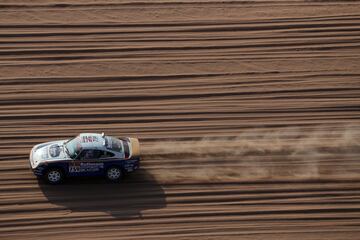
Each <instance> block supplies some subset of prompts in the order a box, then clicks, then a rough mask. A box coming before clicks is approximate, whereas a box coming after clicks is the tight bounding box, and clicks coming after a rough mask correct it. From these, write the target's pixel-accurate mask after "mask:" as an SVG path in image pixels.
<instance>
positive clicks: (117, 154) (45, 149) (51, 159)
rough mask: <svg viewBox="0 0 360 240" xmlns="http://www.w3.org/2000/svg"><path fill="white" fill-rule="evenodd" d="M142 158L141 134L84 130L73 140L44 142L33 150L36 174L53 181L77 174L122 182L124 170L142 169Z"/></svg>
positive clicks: (31, 154) (32, 159)
mask: <svg viewBox="0 0 360 240" xmlns="http://www.w3.org/2000/svg"><path fill="white" fill-rule="evenodd" d="M139 162H140V144H139V140H138V139H137V138H115V137H111V136H106V135H105V134H104V133H102V134H96V133H81V134H79V135H78V136H76V137H74V138H72V139H69V140H60V141H53V142H46V143H41V144H38V145H36V146H34V147H33V148H32V150H31V153H30V165H31V169H32V171H33V172H34V174H35V175H36V176H38V177H41V178H44V179H45V180H46V181H47V182H48V183H51V184H58V183H61V182H62V181H63V180H64V179H65V178H66V177H75V176H105V177H106V178H107V179H108V180H110V181H112V182H118V181H120V180H121V179H122V177H123V175H124V174H126V173H129V172H133V171H135V170H136V169H138V168H139Z"/></svg>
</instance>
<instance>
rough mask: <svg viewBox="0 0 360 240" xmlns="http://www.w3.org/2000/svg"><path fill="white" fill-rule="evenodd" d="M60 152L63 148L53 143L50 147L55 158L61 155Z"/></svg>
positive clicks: (50, 151) (51, 154)
mask: <svg viewBox="0 0 360 240" xmlns="http://www.w3.org/2000/svg"><path fill="white" fill-rule="evenodd" d="M60 152H61V148H60V146H59V145H57V144H54V145H51V146H50V148H49V153H50V156H51V157H53V158H55V157H58V156H59V155H60Z"/></svg>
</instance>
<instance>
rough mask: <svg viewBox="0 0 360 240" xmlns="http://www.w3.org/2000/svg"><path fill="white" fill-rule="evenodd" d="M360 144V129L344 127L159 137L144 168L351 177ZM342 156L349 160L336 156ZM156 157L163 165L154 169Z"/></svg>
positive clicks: (218, 176) (199, 177)
mask: <svg viewBox="0 0 360 240" xmlns="http://www.w3.org/2000/svg"><path fill="white" fill-rule="evenodd" d="M359 146H360V131H359V128H357V127H356V126H345V127H344V126H343V127H337V128H333V129H326V128H324V129H322V128H318V129H305V128H286V129H282V130H266V129H253V130H248V131H244V132H243V133H241V134H238V135H236V136H224V137H204V138H200V139H198V140H191V141H159V142H155V143H152V144H147V145H145V146H144V148H143V153H144V162H145V163H147V164H145V165H146V168H148V169H149V170H150V171H151V172H152V174H153V175H154V176H155V177H156V178H157V179H158V180H159V181H161V182H169V183H174V182H194V181H195V182H197V181H205V182H206V181H211V182H214V181H215V182H216V181H219V182H221V181H238V180H245V181H253V180H265V179H267V180H268V179H270V180H280V179H287V180H307V179H320V178H326V177H330V176H331V177H334V175H336V177H340V178H346V177H349V176H351V174H353V173H352V164H356V162H354V158H355V159H356V158H358V157H359V156H360V149H359ZM340 156H341V158H340ZM344 156H347V157H348V160H346V159H347V158H346V157H345V160H342V161H341V162H339V160H337V159H344ZM165 160H166V161H165ZM154 161H156V162H158V161H160V162H161V161H163V162H164V164H157V167H156V168H152V167H151V163H152V162H154ZM159 166H160V167H159ZM352 177H354V176H352Z"/></svg>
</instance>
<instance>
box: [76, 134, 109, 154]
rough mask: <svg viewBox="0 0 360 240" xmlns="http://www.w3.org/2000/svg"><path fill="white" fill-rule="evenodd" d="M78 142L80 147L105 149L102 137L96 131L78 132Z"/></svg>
mask: <svg viewBox="0 0 360 240" xmlns="http://www.w3.org/2000/svg"><path fill="white" fill-rule="evenodd" d="M78 137H79V138H80V144H81V148H82V149H99V150H106V146H105V145H104V141H105V140H104V138H103V136H102V135H101V134H98V133H80V134H79V136H78Z"/></svg>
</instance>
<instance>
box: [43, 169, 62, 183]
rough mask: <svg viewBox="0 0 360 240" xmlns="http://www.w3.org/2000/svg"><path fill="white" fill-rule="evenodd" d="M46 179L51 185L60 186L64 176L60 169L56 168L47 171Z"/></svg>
mask: <svg viewBox="0 0 360 240" xmlns="http://www.w3.org/2000/svg"><path fill="white" fill-rule="evenodd" d="M45 178H46V179H45V180H46V181H47V182H48V183H50V184H59V183H61V182H62V181H63V180H64V174H63V173H62V171H61V170H60V169H57V168H54V169H50V170H48V171H47V173H46V175H45Z"/></svg>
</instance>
